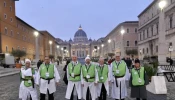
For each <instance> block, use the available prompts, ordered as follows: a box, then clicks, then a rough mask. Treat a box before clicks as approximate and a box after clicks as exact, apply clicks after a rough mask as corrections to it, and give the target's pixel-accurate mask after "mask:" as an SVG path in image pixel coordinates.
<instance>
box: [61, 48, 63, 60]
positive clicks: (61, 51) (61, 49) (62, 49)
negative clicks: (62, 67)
mask: <svg viewBox="0 0 175 100" xmlns="http://www.w3.org/2000/svg"><path fill="white" fill-rule="evenodd" d="M61 55H62V61H63V59H64V55H63V48H61Z"/></svg>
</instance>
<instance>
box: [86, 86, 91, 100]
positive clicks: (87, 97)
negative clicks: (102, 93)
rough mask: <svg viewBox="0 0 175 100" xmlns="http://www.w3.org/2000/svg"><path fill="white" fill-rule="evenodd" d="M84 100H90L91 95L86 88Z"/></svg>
mask: <svg viewBox="0 0 175 100" xmlns="http://www.w3.org/2000/svg"><path fill="white" fill-rule="evenodd" d="M86 100H92V99H91V93H90V90H89V87H88V89H87V92H86Z"/></svg>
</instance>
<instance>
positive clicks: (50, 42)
mask: <svg viewBox="0 0 175 100" xmlns="http://www.w3.org/2000/svg"><path fill="white" fill-rule="evenodd" d="M49 44H50V54H52V41H51V40H50V41H49Z"/></svg>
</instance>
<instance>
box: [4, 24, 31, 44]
mask: <svg viewBox="0 0 175 100" xmlns="http://www.w3.org/2000/svg"><path fill="white" fill-rule="evenodd" d="M4 33H5V34H6V35H8V29H7V27H5V29H4ZM10 36H12V37H13V36H14V33H13V30H11V31H10ZM17 38H20V34H19V32H17ZM22 40H23V41H28V42H34V41H33V40H32V39H31V38H30V37H28V38H27V37H26V36H25V35H23V36H22Z"/></svg>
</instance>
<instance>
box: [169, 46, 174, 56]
mask: <svg viewBox="0 0 175 100" xmlns="http://www.w3.org/2000/svg"><path fill="white" fill-rule="evenodd" d="M169 52H170V59H171V52H173V46H170V47H169Z"/></svg>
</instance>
